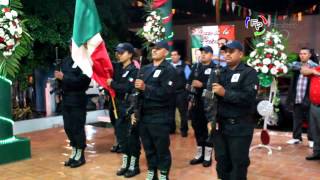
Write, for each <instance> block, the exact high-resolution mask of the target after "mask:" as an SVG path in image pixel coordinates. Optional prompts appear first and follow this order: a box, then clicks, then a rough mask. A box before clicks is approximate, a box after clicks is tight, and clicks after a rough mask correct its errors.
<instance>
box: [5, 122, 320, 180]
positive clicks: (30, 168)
mask: <svg viewBox="0 0 320 180" xmlns="http://www.w3.org/2000/svg"><path fill="white" fill-rule="evenodd" d="M86 131H87V143H88V148H87V149H86V160H87V163H86V164H85V165H84V166H82V167H80V168H76V169H70V168H67V167H64V166H63V161H64V160H65V159H67V157H68V154H69V152H70V147H68V145H67V144H68V142H67V139H66V136H65V133H64V130H63V128H53V129H47V130H43V131H38V132H32V133H27V134H22V135H20V136H22V137H27V138H30V140H31V147H32V158H31V159H29V160H24V161H19V162H14V163H10V164H6V165H1V166H0V179H1V180H3V179H12V180H33V179H36V180H50V179H53V180H55V179H57V180H60V179H69V180H70V179H74V180H100V179H101V180H118V179H120V180H121V179H125V178H123V177H118V176H116V175H115V173H116V170H117V169H118V167H119V166H120V157H121V156H120V155H119V154H115V153H111V152H109V149H110V147H111V146H112V144H113V140H114V138H113V129H112V128H101V127H95V126H92V125H87V126H86ZM259 132H260V130H256V131H255V136H254V140H253V144H252V145H256V144H259V142H260V133H259ZM271 134H272V137H271V144H272V145H275V146H281V147H282V150H281V151H273V154H272V155H268V154H267V151H266V150H265V149H256V150H254V151H253V152H251V153H250V156H251V165H250V168H249V173H248V179H249V180H269V179H270V180H275V179H276V180H278V179H280V180H282V179H283V180H284V179H288V180H289V179H292V180H297V179H303V180H316V179H320V161H314V162H309V161H306V160H305V156H307V155H308V154H309V153H311V152H312V150H311V149H310V148H309V147H308V146H307V140H306V138H305V137H304V142H303V144H299V145H287V144H286V143H285V142H286V141H287V140H288V139H290V138H291V134H290V133H284V132H275V131H272V132H271ZM194 151H195V140H194V135H193V132H192V131H190V132H189V136H188V137H187V138H182V137H181V136H180V134H178V133H177V134H175V135H172V136H171V153H172V157H173V162H172V169H171V174H170V179H171V180H213V179H216V172H215V163H213V165H212V166H211V167H209V168H204V167H202V165H196V166H190V165H189V160H190V159H191V158H192V157H193V155H194ZM140 164H141V174H140V175H138V176H136V177H134V178H131V179H132V180H144V179H145V175H146V160H145V156H144V152H142V155H141V160H140Z"/></svg>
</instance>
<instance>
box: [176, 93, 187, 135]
mask: <svg viewBox="0 0 320 180" xmlns="http://www.w3.org/2000/svg"><path fill="white" fill-rule="evenodd" d="M175 105H176V107H177V108H178V110H179V114H180V120H181V122H180V131H181V132H185V133H187V132H188V117H187V111H188V93H187V92H186V91H183V92H180V93H177V94H176V102H175Z"/></svg>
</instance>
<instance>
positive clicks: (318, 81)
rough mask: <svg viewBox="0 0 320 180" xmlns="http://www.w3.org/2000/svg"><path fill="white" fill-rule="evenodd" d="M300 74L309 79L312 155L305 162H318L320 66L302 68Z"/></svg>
mask: <svg viewBox="0 0 320 180" xmlns="http://www.w3.org/2000/svg"><path fill="white" fill-rule="evenodd" d="M301 73H302V74H303V75H306V76H308V77H309V78H310V92H309V95H310V102H311V106H310V121H311V124H312V126H311V127H310V128H311V131H312V135H313V140H314V146H313V153H312V154H311V155H309V156H307V157H306V160H320V66H317V67H315V68H308V67H302V68H301Z"/></svg>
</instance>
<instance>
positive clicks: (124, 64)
mask: <svg viewBox="0 0 320 180" xmlns="http://www.w3.org/2000/svg"><path fill="white" fill-rule="evenodd" d="M116 54H117V56H118V59H119V63H116V64H114V66H117V67H116V68H114V69H115V71H114V79H108V80H107V85H108V86H111V87H112V88H113V89H114V90H115V92H116V100H115V102H116V104H117V105H116V106H117V111H118V116H119V118H118V119H116V120H115V129H116V136H117V140H118V143H119V145H120V147H121V150H122V152H123V156H122V165H121V168H120V169H119V170H118V171H117V175H118V176H122V175H124V176H125V177H133V176H135V175H137V174H139V173H140V169H139V157H140V149H141V148H140V140H139V135H138V132H137V131H133V132H132V133H131V134H130V136H129V135H128V129H129V126H130V125H131V119H130V116H131V114H129V112H128V108H129V106H130V102H129V99H130V98H129V97H130V95H131V94H132V93H133V90H134V81H135V78H136V76H137V72H138V70H137V68H136V67H135V65H134V64H133V63H132V56H133V54H134V48H133V46H132V45H131V44H130V43H120V44H118V45H117V47H116ZM119 66H120V68H119Z"/></svg>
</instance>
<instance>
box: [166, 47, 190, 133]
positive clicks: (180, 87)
mask: <svg viewBox="0 0 320 180" xmlns="http://www.w3.org/2000/svg"><path fill="white" fill-rule="evenodd" d="M171 60H172V61H171V64H172V65H173V67H175V69H176V72H177V79H176V80H177V81H176V82H177V83H176V93H175V98H172V106H173V108H172V112H171V113H172V115H171V118H172V119H173V120H172V123H173V124H172V126H173V127H171V131H172V130H174V131H175V129H176V126H175V125H176V121H175V112H176V108H178V110H179V114H180V121H181V122H180V132H181V136H182V137H187V136H188V117H187V111H188V92H187V91H186V88H185V87H186V84H187V80H188V78H189V75H190V73H191V69H190V67H189V65H188V64H186V63H184V61H182V60H181V59H180V54H179V52H178V51H177V50H173V51H171Z"/></svg>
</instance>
